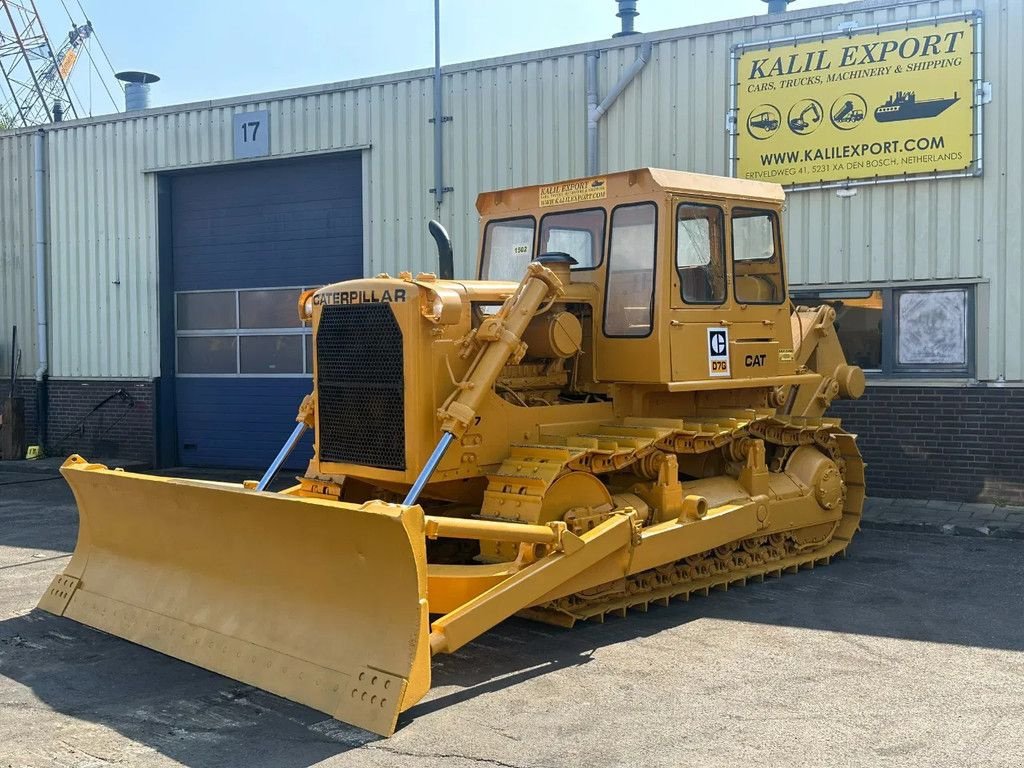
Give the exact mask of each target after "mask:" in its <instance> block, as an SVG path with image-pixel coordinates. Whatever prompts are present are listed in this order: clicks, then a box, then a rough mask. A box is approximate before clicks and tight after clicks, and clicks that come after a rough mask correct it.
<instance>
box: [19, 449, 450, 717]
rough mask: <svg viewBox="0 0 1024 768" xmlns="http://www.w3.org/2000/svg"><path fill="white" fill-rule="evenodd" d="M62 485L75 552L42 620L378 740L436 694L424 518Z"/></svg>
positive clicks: (190, 483) (416, 512) (222, 490)
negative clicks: (161, 656)
mask: <svg viewBox="0 0 1024 768" xmlns="http://www.w3.org/2000/svg"><path fill="white" fill-rule="evenodd" d="M61 473H62V474H63V475H64V477H65V478H66V479H67V481H68V483H69V484H70V485H71V488H72V490H73V491H74V494H75V500H76V501H77V503H78V512H79V521H80V522H79V530H78V544H77V546H76V547H75V552H74V555H73V557H72V559H71V562H70V563H69V564H68V567H67V569H66V570H65V572H64V573H63V574H62V575H60V576H57V577H56V578H55V579H54V581H53V583H52V584H51V585H50V588H49V589H48V590H47V592H46V594H45V595H44V596H43V598H42V600H41V601H40V603H39V607H40V608H42V609H43V610H46V611H49V612H50V613H54V614H57V615H58V616H67V617H69V618H71V619H74V620H75V621H79V622H81V623H83V624H87V625H89V626H91V627H95V628H96V629H100V630H103V631H104V632H109V633H111V634H113V635H117V636H118V637H123V638H125V639H127V640H131V641H132V642H135V643H139V644H140V645H144V646H147V647H149V648H153V649H154V650H157V651H161V652H163V653H166V654H168V655H170V656H174V657H176V658H179V659H182V660H184V661H188V662H191V663H193V664H196V665H198V666H201V667H205V668H206V669H210V670H213V671H215V672H219V673H221V674H224V675H227V676H228V677H232V678H234V679H236V680H240V681H242V682H245V683H249V684H251V685H254V686H258V687H260V688H264V689H266V690H268V691H272V692H274V693H277V694H279V695H281V696H284V697H286V698H288V699H292V700H293V701H298V702H301V703H303V704H307V705H308V706H310V707H313V708H315V709H318V710H320V711H322V712H326V713H327V714H329V715H331V716H333V717H335V718H337V719H339V720H343V721H345V722H348V723H352V724H354V725H358V726H360V727H362V728H365V729H367V730H369V731H373V732H375V733H378V734H381V735H385V736H386V735H390V734H391V733H392V732H393V731H394V729H395V723H396V720H397V718H398V714H399V712H401V711H403V710H405V709H407V708H408V707H410V706H412V704H414V703H415V702H416V701H418V700H419V699H420V698H421V697H422V696H423V695H424V693H426V691H427V689H428V688H429V687H430V648H429V642H428V614H427V601H426V585H427V571H426V551H425V544H424V532H423V531H424V518H423V513H422V511H421V509H420V508H419V507H401V506H398V505H393V504H386V503H384V502H368V503H366V504H363V505H355V504H346V503H344V502H332V501H321V500H314V499H300V498H298V497H293V496H288V495H282V494H272V493H260V492H257V491H252V490H248V489H246V488H244V487H242V486H239V485H230V484H224V483H214V482H205V481H200V480H177V479H168V478H161V477H153V476H148V475H140V474H135V473H131V472H122V471H119V470H109V469H107V468H106V467H104V466H103V465H100V464H90V463H88V462H86V461H85V460H84V459H82V458H81V457H79V456H72V457H71V458H70V459H68V460H67V461H66V462H65V463H64V465H63V467H62V468H61Z"/></svg>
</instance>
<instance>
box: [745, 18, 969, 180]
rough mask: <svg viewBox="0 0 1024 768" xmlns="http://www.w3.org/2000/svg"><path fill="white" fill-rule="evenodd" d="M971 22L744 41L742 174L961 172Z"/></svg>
mask: <svg viewBox="0 0 1024 768" xmlns="http://www.w3.org/2000/svg"><path fill="white" fill-rule="evenodd" d="M973 50H974V20H973V17H965V18H961V19H957V20H954V21H947V22H942V23H932V24H928V25H920V26H900V27H897V28H889V29H875V28H872V29H871V30H866V31H864V32H856V31H855V32H853V33H852V34H851V35H846V34H843V35H841V36H838V37H833V38H831V39H828V38H827V37H826V38H825V39H822V38H820V37H818V38H814V39H808V40H801V41H790V42H789V43H788V44H787V43H786V42H785V41H776V42H774V43H771V44H765V45H762V46H761V47H759V48H756V49H754V48H744V49H743V52H742V54H741V55H740V56H739V57H738V59H737V61H736V64H735V66H736V67H737V69H736V73H735V74H736V77H735V80H734V82H735V83H736V89H737V90H736V101H735V104H736V111H735V113H734V115H735V120H736V122H735V126H734V133H735V146H734V150H735V155H734V156H735V175H736V176H738V177H740V178H744V179H758V180H761V181H772V182H776V183H779V184H785V185H787V186H788V185H806V184H822V183H830V182H833V183H834V182H842V181H846V180H851V181H853V180H866V179H874V178H882V177H892V176H917V175H920V174H936V173H949V172H964V171H966V170H967V169H969V168H970V167H971V164H972V162H973V160H974V151H973V150H974V142H973V133H974V131H973V112H974V87H973V86H974V84H973V81H974V56H973Z"/></svg>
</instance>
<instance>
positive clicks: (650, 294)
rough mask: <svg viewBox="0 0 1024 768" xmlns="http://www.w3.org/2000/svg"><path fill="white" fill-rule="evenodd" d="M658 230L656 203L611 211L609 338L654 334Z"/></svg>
mask: <svg viewBox="0 0 1024 768" xmlns="http://www.w3.org/2000/svg"><path fill="white" fill-rule="evenodd" d="M656 229H657V208H656V207H655V206H654V204H653V203H637V204H632V205H620V206H619V207H618V208H616V209H615V210H614V211H612V227H611V240H610V243H609V245H608V280H607V287H606V288H605V291H606V292H605V302H604V333H605V335H606V336H647V335H648V334H650V332H651V324H652V321H653V317H652V315H653V310H654V259H655V232H656Z"/></svg>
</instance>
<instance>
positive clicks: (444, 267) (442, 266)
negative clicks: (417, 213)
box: [427, 219, 455, 280]
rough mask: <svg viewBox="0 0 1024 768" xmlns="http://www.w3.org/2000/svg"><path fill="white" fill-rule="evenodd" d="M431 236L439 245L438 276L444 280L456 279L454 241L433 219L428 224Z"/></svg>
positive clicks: (439, 223)
mask: <svg viewBox="0 0 1024 768" xmlns="http://www.w3.org/2000/svg"><path fill="white" fill-rule="evenodd" d="M427 230H428V231H429V232H430V236H431V237H432V238H434V242H435V243H436V244H437V276H438V277H440V278H441V279H442V280H454V279H455V259H454V258H453V256H452V239H451V237H449V236H448V230H446V229H445V228H444V227H443V226H441V222H439V221H436V220H434V219H431V221H430V223H429V224H427Z"/></svg>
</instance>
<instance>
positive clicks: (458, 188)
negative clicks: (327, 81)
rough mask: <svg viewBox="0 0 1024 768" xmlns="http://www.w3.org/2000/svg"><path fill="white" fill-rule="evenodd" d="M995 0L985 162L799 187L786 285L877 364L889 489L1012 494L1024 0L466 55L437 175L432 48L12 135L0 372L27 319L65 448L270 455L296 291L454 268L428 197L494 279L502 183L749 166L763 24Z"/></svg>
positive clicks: (26, 337) (297, 382) (30, 351)
mask: <svg viewBox="0 0 1024 768" xmlns="http://www.w3.org/2000/svg"><path fill="white" fill-rule="evenodd" d="M975 13H977V14H978V15H977V19H978V20H979V21H980V22H981V24H980V26H979V32H978V37H977V40H976V41H974V44H973V46H974V47H973V48H972V51H971V53H972V55H974V54H977V55H978V58H979V61H981V62H983V66H984V75H983V81H982V79H981V77H978V80H977V82H976V84H975V85H976V87H977V88H979V89H980V88H982V86H983V85H985V84H990V86H991V91H990V92H991V99H990V100H989V99H988V95H987V93H986V96H985V99H981V98H980V96H978V97H977V98H973V99H972V107H971V108H972V109H975V110H981V112H980V113H976V114H979V115H981V114H983V117H984V120H983V123H979V125H981V126H983V128H982V131H980V132H979V133H981V134H983V136H982V138H983V139H984V153H985V154H984V159H985V162H984V168H983V169H982V170H981V172H980V173H972V174H968V175H963V176H960V177H956V178H934V179H929V180H915V181H905V180H899V179H896V180H895V183H879V184H871V185H867V186H859V187H855V188H852V189H853V192H851V190H850V189H845V188H842V187H840V188H839V189H837V188H835V187H828V188H814V189H800V190H794V191H792V192H791V193H790V194H789V197H788V203H787V219H786V222H785V225H786V250H787V258H788V265H789V266H788V268H789V275H788V281H789V283H790V288H791V293H793V295H794V298H795V299H796V300H797V301H799V302H802V303H810V302H814V301H830V302H833V303H834V304H835V305H836V306H837V310H838V312H839V322H840V329H841V333H842V335H843V337H844V343H845V344H846V345H847V348H848V349H849V350H850V354H851V357H852V358H853V359H854V360H855V361H856V362H858V363H860V364H861V365H862V366H864V367H865V368H867V369H869V370H870V373H869V386H868V392H867V394H866V396H865V397H864V398H863V399H861V400H859V401H857V402H853V403H841V404H839V407H837V408H836V413H837V414H838V415H841V416H843V417H844V419H846V423H847V425H848V427H849V428H850V429H851V430H852V431H855V432H859V433H860V434H861V441H862V444H863V450H864V453H865V456H866V459H867V461H868V464H869V469H868V472H869V482H870V483H871V489H872V493H874V494H876V495H893V496H917V497H942V498H956V499H985V500H995V501H1007V502H1011V501H1016V502H1019V501H1021V500H1022V499H1024V480H1022V474H1024V473H1022V472H1021V469H1020V468H1021V467H1022V466H1024V386H1022V382H1024V343H1022V338H1024V319H1022V313H1021V298H1022V296H1024V264H1022V255H1021V254H1022V246H1024V242H1022V241H1024V193H1022V192H1024V191H1022V189H1021V185H1022V179H1024V145H1022V142H1021V141H1020V134H1019V130H1018V126H1019V125H1020V124H1021V117H1022V112H1024V97H1022V94H1021V89H1020V86H1019V73H1020V72H1021V70H1022V64H1024V61H1022V59H1024V6H1020V5H1018V4H1016V3H1007V2H1005V1H1001V0H930V1H928V2H920V1H916V0H913V1H912V0H907V1H903V0H863V2H855V3H848V4H843V5H837V6H829V7H825V8H814V9H806V10H791V11H790V12H789V13H786V14H779V15H773V16H758V17H748V18H743V19H737V20H733V21H724V22H720V23H714V24H708V25H702V26H698V27H690V28H681V29H674V30H668V31H663V32H653V33H648V34H644V35H637V36H631V37H622V38H615V39H613V40H606V41H601V42H596V43H591V44H586V45H579V46H572V47H567V48H560V49H554V50H548V51H538V52H533V53H527V54H522V55H516V56H507V57H503V58H499V59H491V60H486V61H477V62H470V63H466V64H458V65H452V66H448V67H445V68H444V69H443V71H442V78H441V85H442V88H441V93H442V102H441V113H442V122H441V137H442V154H441V157H442V162H441V170H442V176H441V178H440V181H438V179H437V176H436V175H435V166H434V159H435V148H434V147H435V143H434V139H435V135H434V130H435V129H434V123H433V117H434V87H433V85H434V84H433V73H432V71H429V70H424V71H416V72H409V73H402V74H398V75H392V76H384V77H375V78H369V79H363V80H356V81H350V82H343V83H336V84H331V85H325V86H317V87H311V88H303V89H298V90H293V91H287V92H279V93H270V94H260V95H254V96H245V97H239V98H233V99H226V100H220V101H214V102H202V103H195V104H186V105H181V106H174V107H166V108H158V109H150V110H146V111H143V112H134V113H127V114H119V115H111V116H105V117H98V118H92V119H86V120H78V121H71V122H66V123H60V124H56V125H48V126H45V128H44V129H42V130H41V131H21V132H13V133H3V134H0V270H2V282H0V329H6V330H4V331H3V334H0V370H4V371H6V370H8V366H9V365H10V363H9V360H10V358H9V356H10V355H11V350H10V349H9V346H10V345H9V342H8V340H7V335H8V333H9V329H10V326H11V325H13V324H17V325H18V327H19V329H20V333H19V338H20V339H21V342H20V344H19V347H20V349H21V363H20V375H19V379H18V384H17V388H18V392H19V394H21V395H23V396H24V397H25V398H26V400H27V407H26V412H27V414H28V419H27V421H28V424H27V426H28V431H29V433H30V437H31V439H32V440H33V441H35V440H38V437H37V435H38V434H39V432H38V427H39V425H38V424H37V421H38V419H37V415H39V416H42V417H44V418H45V425H44V426H45V436H44V440H45V444H46V448H47V450H48V452H50V453H55V454H56V453H67V452H72V451H79V452H82V453H84V454H85V455H91V456H99V455H110V456H120V457H126V458H137V459H142V460H144V461H147V462H151V463H154V464H161V465H170V464H193V465H204V464H205V465H209V466H246V467H259V466H261V465H262V464H264V463H266V462H267V461H269V459H270V458H272V456H273V454H274V452H275V451H276V447H277V446H278V445H279V443H280V442H281V441H282V440H283V438H284V437H285V436H286V435H287V434H288V432H289V430H290V426H289V425H290V422H291V420H292V419H293V418H294V411H295V408H296V406H297V405H298V402H299V400H300V399H301V395H302V394H303V393H304V392H305V391H307V390H308V388H309V337H308V329H304V328H302V327H301V326H300V325H299V324H298V322H297V320H296V319H295V311H294V303H293V301H294V297H295V296H296V295H297V292H298V291H299V290H301V289H302V288H304V287H307V286H312V285H319V284H322V283H326V282H333V281H336V280H342V279H346V278H351V277H355V276H358V275H362V274H375V273H378V272H390V273H392V274H394V273H397V272H398V271H400V270H403V269H411V270H414V271H415V270H421V269H423V270H433V269H435V268H436V267H435V259H436V256H435V251H434V249H433V244H432V242H431V241H430V239H429V236H428V234H427V229H426V224H427V222H428V221H429V220H430V219H432V218H436V219H438V220H440V221H441V223H443V224H444V225H445V226H446V227H447V228H448V230H449V231H450V232H451V234H452V239H453V242H454V245H455V253H456V257H455V258H456V275H457V276H463V277H466V276H470V275H472V274H473V273H474V270H475V262H476V254H477V251H478V243H477V216H476V210H475V207H474V203H475V199H476V195H477V193H478V192H480V191H485V190H491V189H500V188H505V187H510V186H520V185H526V184H536V183H543V182H547V181H555V180H560V179H568V178H576V177H583V176H587V175H592V174H593V173H595V172H596V173H604V172H611V171H616V170H623V169H628V168H633V167H639V166H646V165H650V166H658V167H665V168H675V169H682V170H690V171H697V172H703V173H712V174H720V175H727V174H728V173H729V172H730V171H731V170H733V169H734V167H735V163H734V160H735V157H734V151H735V148H734V134H735V133H736V132H737V130H738V128H737V125H736V121H735V119H734V118H735V112H734V111H731V110H733V108H734V107H735V103H734V99H735V94H736V90H735V88H734V85H735V83H734V80H733V78H734V63H733V59H734V58H735V56H736V52H737V51H738V50H740V49H741V48H742V47H743V46H751V45H756V44H759V43H764V42H765V41H771V40H776V41H778V40H787V39H791V38H794V37H798V38H801V39H806V37H807V36H818V35H820V36H822V37H825V36H828V35H832V34H834V33H835V32H836V31H837V30H843V29H845V30H846V31H847V32H850V31H851V30H855V29H862V30H863V29H869V28H871V27H873V26H878V25H891V24H894V23H906V24H908V25H909V24H918V23H920V24H928V23H932V22H931V21H930V20H933V19H939V18H943V19H944V18H947V17H952V16H956V15H958V14H961V15H968V14H969V15H973V14H975ZM843 25H845V27H844V26H843ZM978 45H981V46H983V51H981V52H979V51H978V50H976V49H977V48H978ZM633 71H635V77H633V78H632V80H631V81H629V82H628V84H627V85H626V86H625V88H624V89H623V90H622V92H621V95H619V96H618V97H617V98H615V99H614V101H612V102H611V103H610V104H609V105H608V107H607V111H606V112H605V113H604V114H603V115H600V116H599V119H597V120H596V121H595V120H594V119H593V118H594V112H593V107H594V105H595V103H599V102H600V101H601V100H603V99H604V98H605V97H606V96H607V95H608V94H609V92H610V91H612V90H613V89H614V86H615V85H616V83H618V82H619V81H620V80H622V79H623V76H624V75H627V74H629V73H631V72H633ZM978 74H979V75H980V73H978ZM985 88H986V90H987V89H988V86H987V85H985ZM588 104H589V109H588ZM730 116H732V118H733V119H732V120H730ZM794 119H796V118H794ZM811 119H813V116H812V118H811ZM819 119H820V115H819ZM588 122H589V123H591V124H593V123H595V122H596V131H594V130H589V131H588ZM37 158H41V162H37ZM888 181H893V180H892V179H890V180H888ZM439 183H440V186H441V195H440V202H438V195H437V193H436V191H435V190H436V188H437V186H438V184H439ZM37 192H38V193H39V194H37ZM837 192H838V194H837ZM854 192H855V194H854ZM39 201H41V202H39ZM40 206H41V207H42V209H43V210H42V211H41V221H40V217H37V210H39V208H40ZM37 253H41V254H42V255H43V258H42V261H41V263H42V266H43V271H44V273H45V274H43V275H40V274H38V272H39V264H40V260H39V259H37V258H36V254H37ZM40 280H42V281H43V283H42V285H43V287H44V289H45V290H43V291H42V292H41V293H42V295H43V298H44V301H45V307H44V313H43V316H44V318H45V320H46V322H47V325H46V329H45V334H44V336H39V338H44V337H45V345H46V349H45V354H44V355H40V349H39V343H38V342H37V341H36V339H37V333H36V328H37V319H38V318H37V311H36V308H37V306H38V305H39V302H38V300H37V298H36V296H37V287H38V286H39V281H40ZM936 307H941V311H942V317H941V318H940V321H941V322H940V323H939V325H938V326H936V327H939V328H941V329H943V330H942V332H943V333H945V334H947V335H949V334H951V338H954V339H955V338H960V342H959V343H953V342H950V343H951V344H952V347H951V348H955V353H956V354H954V356H953V358H951V361H945V363H944V364H940V365H936V364H934V361H930V359H929V358H928V357H927V356H924V357H922V356H921V354H920V353H919V351H918V352H915V350H917V347H918V346H919V344H918V343H917V342H915V341H914V340H915V339H919V338H921V336H922V334H924V337H925V338H927V334H928V328H929V326H928V322H929V320H928V318H929V317H931V315H929V314H928V312H931V311H934V310H935V308H936ZM225 308H228V309H227V310H225ZM915 323H916V325H914V324H915ZM901 333H903V336H901ZM915 334H916V335H915ZM961 337H962V338H961ZM901 339H902V341H901ZM947 347H948V345H947ZM940 362H941V360H940ZM44 367H45V371H42V370H41V369H43V368H44ZM4 378H5V379H6V377H4ZM37 379H45V382H46V386H45V388H44V387H40V386H39V385H38V383H37V381H36V380H37ZM6 387H7V383H6V380H5V381H4V382H3V383H2V384H0V395H3V394H5V390H6ZM43 392H45V402H36V399H37V393H43Z"/></svg>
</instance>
